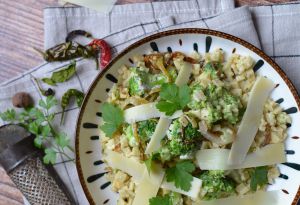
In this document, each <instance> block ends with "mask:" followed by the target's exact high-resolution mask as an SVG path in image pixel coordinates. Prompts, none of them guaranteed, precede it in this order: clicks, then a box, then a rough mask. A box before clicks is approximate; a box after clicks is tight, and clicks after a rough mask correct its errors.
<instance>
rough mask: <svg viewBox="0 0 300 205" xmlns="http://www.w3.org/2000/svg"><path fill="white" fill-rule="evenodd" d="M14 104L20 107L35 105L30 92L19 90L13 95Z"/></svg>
mask: <svg viewBox="0 0 300 205" xmlns="http://www.w3.org/2000/svg"><path fill="white" fill-rule="evenodd" d="M12 104H13V106H15V107H18V108H27V107H30V106H32V105H33V100H32V98H31V96H30V95H29V94H28V93H25V92H19V93H16V94H15V95H14V96H13V98H12Z"/></svg>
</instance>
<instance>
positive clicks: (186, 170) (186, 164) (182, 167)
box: [166, 161, 195, 191]
mask: <svg viewBox="0 0 300 205" xmlns="http://www.w3.org/2000/svg"><path fill="white" fill-rule="evenodd" d="M194 170H195V165H194V164H193V163H192V162H191V161H181V162H178V163H177V164H176V165H175V166H174V167H171V168H168V169H167V170H166V177H167V181H168V182H174V183H175V186H176V187H177V188H180V189H182V190H184V191H189V190H190V188H191V186H192V184H191V183H192V181H193V176H192V175H191V173H192V172H193V171H194Z"/></svg>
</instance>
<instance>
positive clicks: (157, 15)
mask: <svg viewBox="0 0 300 205" xmlns="http://www.w3.org/2000/svg"><path fill="white" fill-rule="evenodd" d="M44 22H45V48H49V47H51V46H54V45H56V44H58V43H61V42H63V41H64V40H65V37H66V34H67V33H68V32H69V31H71V30H74V29H83V30H87V31H89V32H91V33H92V34H93V36H95V37H97V38H103V39H105V40H106V41H107V42H108V43H109V44H110V45H111V46H112V51H113V55H114V56H115V55H116V54H118V53H119V52H120V51H122V50H123V49H124V48H125V47H127V46H128V45H130V44H132V43H133V42H135V41H137V40H139V39H141V38H143V37H145V36H147V35H150V34H153V33H156V32H158V31H163V30H169V29H174V28H184V27H198V28H209V29H214V30H219V31H223V32H226V33H229V34H232V35H235V36H238V37H240V38H242V39H244V40H246V41H248V42H250V43H252V44H253V45H255V46H257V47H259V48H261V49H262V50H264V51H265V52H266V53H267V54H268V55H270V56H271V57H272V58H273V59H274V60H275V61H276V62H277V63H278V64H279V65H280V66H281V67H282V69H283V70H284V71H285V72H286V73H287V75H288V76H289V77H290V79H291V80H292V81H293V83H294V84H295V86H296V87H297V89H298V90H299V89H300V81H298V80H297V79H298V78H299V77H300V71H298V65H299V64H300V49H299V48H300V34H299V32H298V28H299V27H300V4H299V3H294V4H280V5H269V6H258V7H251V8H249V7H241V8H237V9H235V8H234V1H233V0H191V1H167V2H154V3H141V4H130V5H118V6H114V8H113V10H112V11H111V12H109V13H97V12H95V11H93V10H89V9H85V8H79V7H75V8H46V9H45V10H44ZM66 64H68V63H51V64H49V63H44V64H42V65H40V66H37V67H36V68H33V69H32V70H30V71H28V72H26V73H24V74H23V75H22V76H19V77H17V78H15V79H12V80H10V81H7V82H4V83H3V84H2V85H1V86H0V93H1V95H0V111H3V110H5V109H7V108H8V107H11V101H10V98H11V96H12V95H13V94H14V93H16V92H19V91H26V92H29V93H31V95H32V97H33V98H34V100H35V101H38V100H39V99H40V98H42V96H41V95H40V94H39V92H38V89H37V85H36V84H35V82H34V81H33V79H32V77H33V76H34V77H37V78H41V77H47V76H49V75H51V73H52V72H53V71H54V70H57V69H59V68H61V67H63V66H64V65H66ZM98 72H99V71H96V70H95V63H94V61H92V60H86V59H78V60H77V73H76V76H75V77H73V78H72V79H71V80H70V81H68V82H66V83H64V84H61V85H60V86H58V87H57V88H56V87H55V90H56V97H57V98H58V99H60V98H61V95H62V94H63V93H64V92H65V91H66V90H67V89H69V88H76V89H79V90H82V91H83V92H87V89H88V87H89V85H90V84H91V82H92V80H93V79H94V78H95V76H96V75H97V73H98ZM47 87H48V86H47ZM78 111H79V108H78V107H76V105H73V106H71V107H69V108H68V109H67V111H66V112H67V113H66V114H65V124H64V125H63V126H62V127H60V129H61V130H62V131H64V132H66V133H67V134H68V136H69V137H70V138H71V139H72V146H73V145H74V136H75V134H74V133H75V123H76V121H75V120H74V119H76V118H77V115H78ZM55 112H56V115H57V116H56V121H57V125H59V120H60V116H61V113H62V110H61V109H60V108H56V110H55ZM1 123H3V122H0V124H1ZM70 155H72V156H73V157H74V154H73V153H70ZM54 167H55V169H56V170H57V171H58V173H59V174H60V175H61V177H62V179H63V180H64V182H65V183H66V185H67V186H68V187H69V188H70V191H71V193H73V195H74V198H75V200H76V201H77V202H78V204H88V202H87V200H86V198H85V195H84V193H83V191H82V188H81V185H80V182H79V179H78V176H77V172H76V167H75V164H74V163H73V162H70V161H68V160H67V159H65V158H64V157H63V156H60V157H59V160H58V161H57V163H56V164H55V166H54Z"/></svg>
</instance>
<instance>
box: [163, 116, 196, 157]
mask: <svg viewBox="0 0 300 205" xmlns="http://www.w3.org/2000/svg"><path fill="white" fill-rule="evenodd" d="M167 135H168V138H169V140H168V141H167V146H168V147H169V150H170V153H171V155H172V156H180V155H185V154H189V153H191V152H193V151H195V150H196V149H198V148H199V147H200V145H201V139H202V135H201V133H200V132H199V131H198V129H197V128H193V126H192V124H190V123H189V124H188V125H187V126H186V127H183V126H182V125H181V124H180V122H179V120H175V121H173V123H172V124H171V126H170V128H169V130H168V133H167Z"/></svg>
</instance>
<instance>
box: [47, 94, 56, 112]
mask: <svg viewBox="0 0 300 205" xmlns="http://www.w3.org/2000/svg"><path fill="white" fill-rule="evenodd" d="M57 104H58V101H57V99H56V98H55V97H54V96H53V95H50V96H47V98H46V105H47V106H46V109H47V110H49V109H50V108H52V107H54V106H55V105H57Z"/></svg>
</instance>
